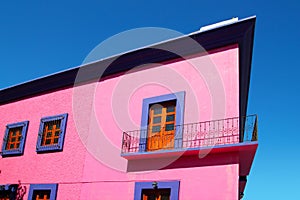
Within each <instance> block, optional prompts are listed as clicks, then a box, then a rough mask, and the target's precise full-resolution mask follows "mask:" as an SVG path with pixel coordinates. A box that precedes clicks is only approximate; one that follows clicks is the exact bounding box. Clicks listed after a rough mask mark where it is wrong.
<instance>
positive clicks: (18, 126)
mask: <svg viewBox="0 0 300 200" xmlns="http://www.w3.org/2000/svg"><path fill="white" fill-rule="evenodd" d="M28 123H29V122H28V121H23V122H18V123H13V124H8V125H6V130H5V134H4V138H3V144H2V156H3V157H5V156H18V155H23V153H24V146H25V141H26V134H27V129H28Z"/></svg>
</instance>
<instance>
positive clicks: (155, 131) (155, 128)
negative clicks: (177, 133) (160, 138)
mask: <svg viewBox="0 0 300 200" xmlns="http://www.w3.org/2000/svg"><path fill="white" fill-rule="evenodd" d="M159 131H160V126H152V133H157V132H159Z"/></svg>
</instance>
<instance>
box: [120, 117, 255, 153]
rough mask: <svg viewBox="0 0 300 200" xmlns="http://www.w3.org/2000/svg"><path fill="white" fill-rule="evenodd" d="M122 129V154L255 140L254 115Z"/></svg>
mask: <svg viewBox="0 0 300 200" xmlns="http://www.w3.org/2000/svg"><path fill="white" fill-rule="evenodd" d="M150 132H151V133H152V131H150V130H149V129H144V130H143V129H142V130H135V131H128V132H123V141H122V153H137V152H147V151H155V150H164V149H165V150H170V149H186V148H197V147H213V146H220V145H227V144H236V143H243V142H250V141H257V116H256V115H249V116H246V117H235V118H227V119H221V120H213V121H206V122H198V123H190V124H183V125H176V126H174V128H173V130H171V131H170V127H168V130H167V131H166V130H164V128H161V130H159V131H158V132H156V133H155V134H153V133H152V135H151V136H149V134H148V133H150Z"/></svg>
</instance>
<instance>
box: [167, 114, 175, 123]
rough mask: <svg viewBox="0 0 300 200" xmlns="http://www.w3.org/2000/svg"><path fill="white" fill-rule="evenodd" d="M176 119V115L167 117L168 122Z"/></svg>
mask: <svg viewBox="0 0 300 200" xmlns="http://www.w3.org/2000/svg"><path fill="white" fill-rule="evenodd" d="M174 119H175V115H174V114H173V115H167V117H166V122H171V121H174Z"/></svg>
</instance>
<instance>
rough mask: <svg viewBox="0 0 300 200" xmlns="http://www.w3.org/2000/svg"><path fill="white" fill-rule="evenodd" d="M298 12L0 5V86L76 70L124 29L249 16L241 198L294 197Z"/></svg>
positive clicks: (299, 135)
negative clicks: (250, 147) (251, 34)
mask: <svg viewBox="0 0 300 200" xmlns="http://www.w3.org/2000/svg"><path fill="white" fill-rule="evenodd" d="M128 2H130V3H128ZM299 10H300V3H298V2H297V1H296V0H295V1H289V0H287V1H274V0H273V1H270V0H265V1H253V0H252V1H241V0H235V1H230V0H228V1H219V2H218V1H214V0H212V1H199V0H198V1H196V0H195V1H185V2H184V1H176V0H173V1H169V2H167V1H161V0H160V1H157V0H152V1H142V0H139V1H127V2H125V1H119V2H118V1H111V2H109V3H108V2H106V3H103V2H101V1H76V0H72V1H63V2H62V1H55V0H54V1H41V0H39V1H14V0H12V1H1V2H0V25H1V26H0V61H1V63H0V66H1V68H0V69H1V79H0V88H5V87H8V86H11V85H15V84H18V83H21V82H24V81H28V80H30V79H33V78H37V77H40V76H44V75H47V74H50V73H54V72H57V71H61V70H64V69H68V68H71V67H75V66H78V65H80V64H81V63H82V62H83V60H84V58H85V57H86V56H87V54H88V53H89V52H90V51H91V50H92V49H93V48H94V47H95V46H96V45H98V44H99V43H100V42H102V41H103V40H105V39H107V38H108V37H110V36H112V35H115V34H117V33H119V32H122V31H125V30H128V29H132V28H138V27H164V28H169V29H173V30H177V31H179V32H182V33H190V32H192V31H195V30H197V29H199V28H200V27H201V26H203V25H207V24H211V23H215V22H218V21H222V20H225V19H230V18H232V17H239V18H245V17H249V16H252V15H256V16H257V24H256V32H255V42H254V51H253V52H254V54H253V64H252V67H253V68H252V77H251V87H250V96H249V107H248V113H257V114H258V115H259V149H258V152H257V155H256V158H255V161H254V164H253V166H252V171H251V174H250V176H249V177H248V184H247V188H246V195H245V198H244V199H245V200H253V199H256V200H257V199H262V200H266V199H300V193H298V191H299V186H300V175H299V173H298V170H299V169H300V159H299V153H300V151H299V148H300V147H299V145H298V144H299V141H300V131H299V129H298V128H297V125H298V124H300V123H299V122H300V117H299V113H300V109H299V107H298V106H297V103H299V102H300V98H299V96H300V94H299V93H300V84H299V83H298V80H299V73H300V59H299V58H300V56H299V47H300V39H299V36H300V27H299V19H300V12H299Z"/></svg>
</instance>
